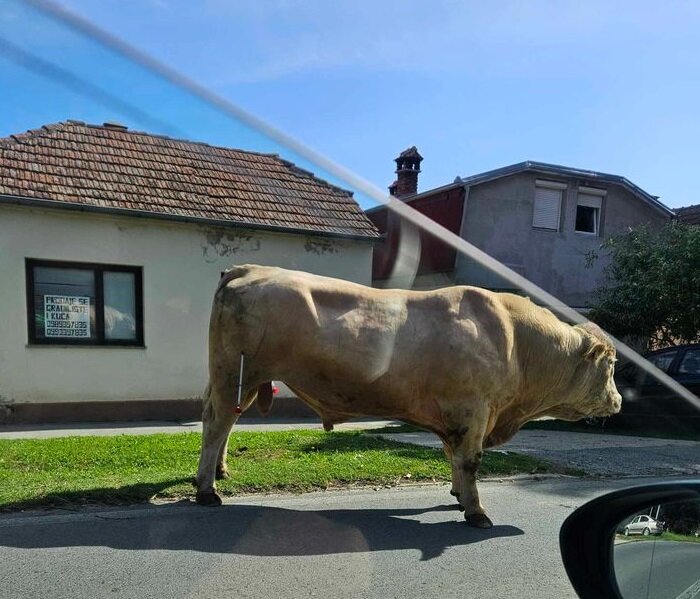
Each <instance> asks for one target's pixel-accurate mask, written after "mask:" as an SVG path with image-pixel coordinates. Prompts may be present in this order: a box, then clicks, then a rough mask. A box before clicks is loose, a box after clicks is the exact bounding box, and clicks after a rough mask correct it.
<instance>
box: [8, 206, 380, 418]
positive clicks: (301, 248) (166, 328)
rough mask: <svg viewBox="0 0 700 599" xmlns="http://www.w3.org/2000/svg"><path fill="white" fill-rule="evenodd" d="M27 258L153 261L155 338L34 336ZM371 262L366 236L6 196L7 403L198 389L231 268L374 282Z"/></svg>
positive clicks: (153, 396)
mask: <svg viewBox="0 0 700 599" xmlns="http://www.w3.org/2000/svg"><path fill="white" fill-rule="evenodd" d="M25 258H35V259H50V260H64V261H75V262H94V263H102V264H120V265H134V266H141V267H143V302H144V304H143V307H144V338H145V348H119V347H99V346H98V347H76V346H36V345H35V346H30V345H28V336H27V298H26V282H25ZM371 262H372V245H371V243H368V242H363V241H352V240H338V239H332V238H324V237H318V236H311V235H308V236H307V235H295V234H283V233H272V232H260V231H253V230H246V231H243V230H237V229H232V228H231V229H217V228H214V227H207V226H200V225H195V224H184V223H183V224H180V223H168V222H166V221H158V220H151V219H145V218H135V217H116V218H115V217H112V216H102V215H92V214H87V213H78V212H71V211H64V210H51V209H39V208H28V207H19V206H17V207H11V206H0V310H1V313H2V318H0V406H1V405H3V404H5V405H7V404H22V403H31V402H37V403H52V402H82V401H86V402H100V401H122V400H166V399H181V398H193V397H197V396H199V395H200V394H201V392H202V391H203V388H204V386H205V385H206V379H207V375H206V364H207V349H206V346H207V327H208V319H209V312H210V308H211V301H212V297H213V293H214V290H215V288H216V285H217V282H218V280H219V276H220V273H221V271H223V270H224V269H226V268H227V267H229V266H231V265H232V264H245V263H255V264H266V265H276V266H282V267H286V268H292V269H299V270H305V271H309V272H313V273H317V274H323V275H328V276H333V277H338V278H342V279H347V280H350V281H356V282H359V283H363V284H367V285H369V284H370V282H371ZM281 309H283V308H281Z"/></svg>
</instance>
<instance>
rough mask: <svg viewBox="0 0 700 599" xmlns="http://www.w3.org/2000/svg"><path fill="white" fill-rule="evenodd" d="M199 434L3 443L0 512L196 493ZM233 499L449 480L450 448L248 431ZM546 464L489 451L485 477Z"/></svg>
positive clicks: (233, 470)
mask: <svg viewBox="0 0 700 599" xmlns="http://www.w3.org/2000/svg"><path fill="white" fill-rule="evenodd" d="M200 442H201V435H200V434H199V433H178V434H156V435H120V436H114V437H61V438H53V439H16V440H0V509H2V510H17V509H24V508H34V507H46V506H53V507H55V506H74V505H81V504H125V503H139V502H143V501H148V500H152V499H155V498H178V497H192V496H193V495H194V488H193V487H192V484H191V481H192V477H193V475H194V473H195V471H196V468H197V461H198V458H199V447H200ZM228 464H229V470H230V474H231V478H229V479H228V480H223V481H219V483H218V488H219V490H220V492H221V493H222V494H223V495H237V494H244V493H260V492H272V491H274V492H282V491H284V492H295V493H296V492H304V491H310V490H315V489H327V488H331V487H339V486H352V485H395V484H400V483H402V482H414V481H418V482H420V481H447V480H449V478H450V470H449V466H448V463H447V461H446V459H445V457H444V455H443V454H442V452H441V451H438V450H435V449H431V448H427V447H418V446H416V445H410V444H406V443H398V442H395V441H390V440H386V439H382V438H379V437H373V436H369V435H365V434H363V433H362V432H359V431H353V432H334V433H325V432H323V431H315V430H294V431H275V432H238V433H234V434H233V435H231V439H230V442H229V459H228ZM550 471H552V467H551V466H550V465H549V464H547V463H546V462H543V461H542V460H538V459H536V458H533V457H530V456H524V455H519V454H514V453H504V452H488V451H487V452H485V454H484V459H483V462H482V467H481V470H480V476H497V475H509V474H518V473H540V472H550Z"/></svg>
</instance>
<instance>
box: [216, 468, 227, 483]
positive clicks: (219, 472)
mask: <svg viewBox="0 0 700 599" xmlns="http://www.w3.org/2000/svg"><path fill="white" fill-rule="evenodd" d="M229 476H230V475H229V473H228V469H227V468H217V469H216V480H224V479H225V478H228V477H229Z"/></svg>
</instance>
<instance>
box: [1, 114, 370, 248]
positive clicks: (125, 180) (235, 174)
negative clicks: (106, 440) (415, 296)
mask: <svg viewBox="0 0 700 599" xmlns="http://www.w3.org/2000/svg"><path fill="white" fill-rule="evenodd" d="M0 200H4V201H11V202H16V203H31V204H40V205H50V206H54V207H63V208H77V209H81V210H95V211H101V212H110V213H124V214H127V215H129V214H134V215H140V216H150V217H156V218H166V219H173V220H188V221H196V222H205V223H210V224H211V223H213V224H222V225H227V224H228V225H237V226H244V227H249V228H262V229H272V230H282V231H292V232H297V233H316V234H325V235H332V236H340V237H350V238H359V239H374V238H377V237H379V233H378V232H377V229H376V228H375V226H374V225H373V224H372V222H371V221H370V220H369V219H368V218H367V216H366V215H365V214H364V213H363V212H362V209H361V208H360V207H359V205H358V204H357V202H356V201H355V200H354V199H353V197H352V193H351V192H349V191H346V190H344V189H341V188H339V187H336V186H335V185H331V184H330V183H327V182H326V181H324V180H322V179H319V178H317V177H315V176H314V175H313V174H312V173H310V172H308V171H305V170H303V169H301V168H299V167H297V166H295V165H294V164H293V163H291V162H288V161H287V160H284V159H282V158H280V157H279V156H278V155H276V154H260V153H256V152H247V151H243V150H236V149H232V148H223V147H217V146H211V145H208V144H205V143H198V142H193V141H187V140H179V139H172V138H169V137H165V136H161V135H151V134H148V133H144V132H139V131H129V130H128V129H127V128H126V127H124V126H121V125H117V124H110V123H105V124H104V125H89V124H85V123H83V122H80V121H66V122H61V123H57V124H53V125H45V126H43V127H41V128H40V129H35V130H30V131H28V132H26V133H23V134H19V135H11V136H9V137H5V138H0Z"/></svg>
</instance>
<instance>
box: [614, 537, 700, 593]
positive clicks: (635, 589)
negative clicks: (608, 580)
mask: <svg viewBox="0 0 700 599" xmlns="http://www.w3.org/2000/svg"><path fill="white" fill-rule="evenodd" d="M614 563H615V575H616V577H617V584H618V586H619V587H620V592H621V593H622V596H623V597H624V599H633V598H636V597H645V598H646V599H676V598H679V599H693V597H698V596H700V543H679V542H673V541H653V540H651V541H637V542H631V543H624V544H620V545H616V546H615V554H614Z"/></svg>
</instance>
